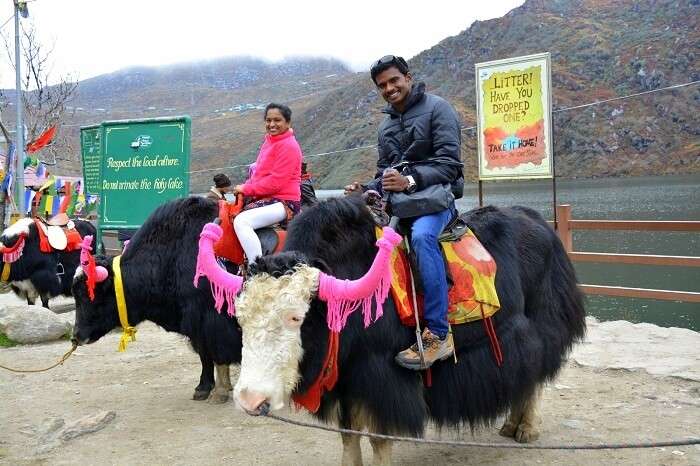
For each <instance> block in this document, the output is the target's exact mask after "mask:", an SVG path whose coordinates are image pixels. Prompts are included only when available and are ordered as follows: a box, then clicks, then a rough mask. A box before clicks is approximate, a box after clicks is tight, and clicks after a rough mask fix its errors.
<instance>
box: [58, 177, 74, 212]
mask: <svg viewBox="0 0 700 466" xmlns="http://www.w3.org/2000/svg"><path fill="white" fill-rule="evenodd" d="M63 189H64V191H65V193H66V195H65V196H64V197H63V202H61V207H60V208H59V210H58V211H59V212H61V213H65V212H66V211H67V210H68V206H69V205H70V201H71V198H72V197H73V191H72V187H71V182H70V181H66V183H65V184H64V185H63Z"/></svg>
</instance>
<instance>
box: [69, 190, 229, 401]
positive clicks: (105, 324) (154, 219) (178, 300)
mask: <svg viewBox="0 0 700 466" xmlns="http://www.w3.org/2000/svg"><path fill="white" fill-rule="evenodd" d="M217 215H218V206H217V203H216V202H214V201H212V200H209V199H204V198H200V197H188V198H184V199H177V200H174V201H171V202H168V203H167V204H164V205H162V206H160V207H158V208H157V209H156V210H155V211H154V212H153V213H152V214H151V216H150V217H149V218H148V219H147V220H146V222H145V223H144V224H143V225H142V226H141V228H139V229H138V231H137V232H136V233H135V234H134V236H133V237H132V238H131V241H130V243H129V245H128V247H127V248H126V250H125V251H124V253H123V255H122V257H121V261H120V262H121V265H120V268H121V273H122V279H123V288H124V294H125V298H126V307H127V315H128V323H129V325H132V326H135V325H138V324H139V323H140V322H142V321H144V320H150V321H152V322H154V323H156V324H157V325H159V326H160V327H162V328H164V329H165V330H167V331H170V332H177V333H180V334H182V335H185V336H187V337H188V338H189V341H190V344H191V345H192V348H193V349H194V351H195V352H197V353H198V354H199V358H200V360H201V363H202V372H201V376H200V379H199V384H198V385H197V386H196V388H195V390H194V395H193V398H194V399H195V400H204V399H207V398H208V397H209V398H210V399H211V400H212V401H214V402H224V401H226V400H227V399H228V398H229V391H230V390H231V382H230V377H229V364H231V363H238V362H240V359H241V333H240V328H239V327H238V324H237V323H236V320H235V318H232V317H229V316H228V315H227V313H226V312H222V313H218V312H217V311H216V310H215V308H214V300H213V299H212V296H211V292H210V291H209V286H208V284H207V283H206V280H202V283H201V284H200V288H195V287H194V286H193V283H192V280H193V277H194V272H195V262H196V259H197V241H198V239H199V233H200V231H201V230H202V227H203V226H204V225H205V224H206V223H207V222H210V221H212V220H213V219H214V218H216V217H217ZM95 259H96V264H97V265H98V266H103V267H105V268H106V269H107V271H108V276H107V278H106V280H104V281H102V282H99V283H97V284H96V286H95V299H94V301H92V300H90V297H89V296H88V289H87V285H86V281H87V278H86V276H85V273H83V272H79V273H78V274H77V275H76V277H75V280H74V283H73V295H74V296H75V303H76V314H75V328H74V333H73V338H74V341H75V342H77V343H79V344H87V343H93V342H95V341H97V340H98V339H99V338H101V337H102V336H104V335H105V334H106V333H107V332H109V331H111V330H112V329H114V328H117V327H119V326H120V322H119V317H118V313H117V302H116V298H115V291H114V271H113V268H112V263H113V259H107V258H104V257H99V256H98V257H96V258H95ZM214 366H216V372H217V378H216V384H215V380H214ZM212 390H214V391H213V392H212Z"/></svg>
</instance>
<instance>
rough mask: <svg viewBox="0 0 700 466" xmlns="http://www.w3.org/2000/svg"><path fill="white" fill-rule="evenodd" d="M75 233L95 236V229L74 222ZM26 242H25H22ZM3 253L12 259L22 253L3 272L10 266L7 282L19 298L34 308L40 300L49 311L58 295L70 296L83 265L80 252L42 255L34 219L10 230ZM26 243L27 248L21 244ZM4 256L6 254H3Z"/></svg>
mask: <svg viewBox="0 0 700 466" xmlns="http://www.w3.org/2000/svg"><path fill="white" fill-rule="evenodd" d="M73 222H74V224H75V229H76V230H77V231H78V233H80V236H81V237H84V236H85V235H95V227H94V226H93V225H92V224H91V223H90V222H88V221H86V220H74V221H73ZM22 238H23V239H22ZM0 242H1V243H2V245H1V246H2V247H1V249H0V252H3V253H6V254H8V255H12V253H9V252H8V251H11V250H13V249H15V250H17V252H21V255H19V257H16V260H15V261H14V262H11V263H9V264H7V265H6V264H5V262H4V257H3V258H2V259H0V260H2V264H0V268H3V269H4V268H5V267H7V266H9V276H7V277H6V281H7V282H9V283H10V286H11V287H12V290H13V291H14V292H15V294H17V295H18V296H19V297H21V298H24V299H26V300H27V303H28V304H34V302H35V301H36V298H37V297H39V298H40V299H41V304H42V305H43V306H44V307H45V308H47V309H48V307H49V299H50V298H53V297H55V296H58V295H64V296H70V295H71V285H72V283H73V275H75V270H76V268H77V267H78V265H80V249H74V250H72V251H67V250H66V251H59V250H54V251H53V252H42V251H41V250H40V247H39V243H40V238H39V235H38V233H37V227H36V224H35V222H34V220H33V219H31V218H22V219H19V220H18V221H17V222H15V223H14V224H13V225H11V226H10V227H8V228H7V229H6V230H5V231H4V232H3V233H2V236H0ZM18 242H20V243H22V242H23V243H24V244H18ZM3 256H4V254H3Z"/></svg>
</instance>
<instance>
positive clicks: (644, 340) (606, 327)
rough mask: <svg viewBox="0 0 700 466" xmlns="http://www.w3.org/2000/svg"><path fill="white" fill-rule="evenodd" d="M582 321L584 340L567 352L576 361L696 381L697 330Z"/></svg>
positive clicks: (699, 372) (699, 363) (699, 365)
mask: <svg viewBox="0 0 700 466" xmlns="http://www.w3.org/2000/svg"><path fill="white" fill-rule="evenodd" d="M586 323H587V325H588V334H587V337H586V340H585V341H584V342H583V343H582V344H579V345H576V347H575V348H574V351H573V353H572V354H571V356H570V359H571V360H572V361H574V362H575V363H576V364H578V365H580V366H588V367H602V368H606V369H624V370H639V369H641V370H644V371H646V372H647V373H649V374H651V375H653V376H671V377H678V378H681V379H686V380H694V381H700V355H699V354H698V352H697V348H698V347H700V333H697V332H693V331H692V330H688V329H681V328H675V327H669V328H664V327H658V326H656V325H653V324H647V323H641V324H633V323H631V322H626V321H622V320H619V321H611V322H602V323H599V322H596V321H593V320H589V319H586Z"/></svg>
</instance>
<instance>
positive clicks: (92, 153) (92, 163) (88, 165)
mask: <svg viewBox="0 0 700 466" xmlns="http://www.w3.org/2000/svg"><path fill="white" fill-rule="evenodd" d="M100 134H101V128H100V125H92V126H83V127H81V128H80V155H81V159H82V162H83V183H85V192H86V193H88V194H99V193H100V162H101V160H100Z"/></svg>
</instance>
